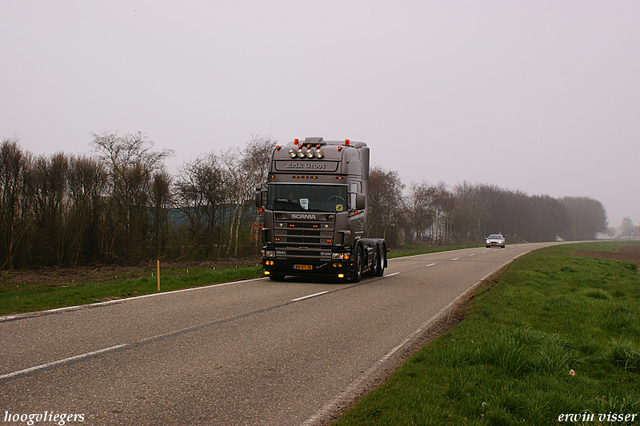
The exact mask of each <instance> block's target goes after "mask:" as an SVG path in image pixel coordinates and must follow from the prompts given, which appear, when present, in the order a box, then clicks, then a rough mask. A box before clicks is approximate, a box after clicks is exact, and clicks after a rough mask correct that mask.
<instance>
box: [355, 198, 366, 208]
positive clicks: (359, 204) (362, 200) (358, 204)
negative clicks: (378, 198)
mask: <svg viewBox="0 0 640 426" xmlns="http://www.w3.org/2000/svg"><path fill="white" fill-rule="evenodd" d="M366 206H367V196H366V195H364V194H356V210H363V209H364V208H365V207H366Z"/></svg>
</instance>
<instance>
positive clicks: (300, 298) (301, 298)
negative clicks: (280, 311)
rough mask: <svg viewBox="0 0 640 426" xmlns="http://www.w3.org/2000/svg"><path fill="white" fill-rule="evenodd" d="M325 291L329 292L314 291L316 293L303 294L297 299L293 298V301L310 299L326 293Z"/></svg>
mask: <svg viewBox="0 0 640 426" xmlns="http://www.w3.org/2000/svg"><path fill="white" fill-rule="evenodd" d="M325 293H329V292H328V291H321V292H320V293H314V294H310V295H308V296H302V297H298V298H297V299H291V301H292V302H298V301H300V300H304V299H309V298H311V297H316V296H320V295H321V294H325Z"/></svg>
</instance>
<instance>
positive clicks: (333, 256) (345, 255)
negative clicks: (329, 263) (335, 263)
mask: <svg viewBox="0 0 640 426" xmlns="http://www.w3.org/2000/svg"><path fill="white" fill-rule="evenodd" d="M331 259H332V260H349V253H331Z"/></svg>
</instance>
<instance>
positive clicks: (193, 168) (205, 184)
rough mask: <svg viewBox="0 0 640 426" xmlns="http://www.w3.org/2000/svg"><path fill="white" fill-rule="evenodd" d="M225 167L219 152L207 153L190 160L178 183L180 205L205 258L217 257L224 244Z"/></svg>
mask: <svg viewBox="0 0 640 426" xmlns="http://www.w3.org/2000/svg"><path fill="white" fill-rule="evenodd" d="M221 167H222V166H221V164H220V160H219V159H218V156H217V155H216V154H214V153H210V154H207V155H205V156H202V157H200V158H198V159H196V160H194V161H191V162H188V163H186V164H185V165H184V166H183V167H182V168H181V169H180V172H179V176H178V179H177V181H176V184H175V190H174V191H175V196H176V205H177V206H178V208H179V209H180V211H181V212H182V214H183V215H184V216H185V217H186V218H187V226H188V231H189V235H190V239H191V240H193V241H194V243H195V245H196V247H198V253H199V254H198V255H201V254H202V255H203V256H204V257H205V258H210V257H212V256H213V255H214V254H215V255H216V256H217V255H218V254H219V249H220V244H221V240H220V236H221V235H220V223H219V222H220V220H221V219H220V216H221V215H220V209H221V205H222V203H223V201H224V200H225V198H226V187H225V182H224V180H223V172H222V169H221ZM214 249H215V250H214Z"/></svg>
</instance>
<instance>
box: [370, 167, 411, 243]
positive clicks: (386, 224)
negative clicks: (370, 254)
mask: <svg viewBox="0 0 640 426" xmlns="http://www.w3.org/2000/svg"><path fill="white" fill-rule="evenodd" d="M403 189H404V184H403V183H402V182H401V180H400V176H399V174H398V172H396V171H391V170H384V169H382V168H380V167H378V166H374V167H372V168H371V171H370V173H369V195H368V199H367V206H368V209H369V212H368V213H367V215H368V219H367V228H368V230H367V232H368V234H369V235H371V236H376V237H381V238H387V239H389V240H394V241H391V243H392V244H394V245H395V244H396V243H397V241H395V240H396V239H397V235H396V233H394V235H393V238H389V237H390V235H389V232H390V230H391V229H392V228H396V229H397V226H398V225H399V218H400V215H401V211H402V206H403V198H402V190H403Z"/></svg>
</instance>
